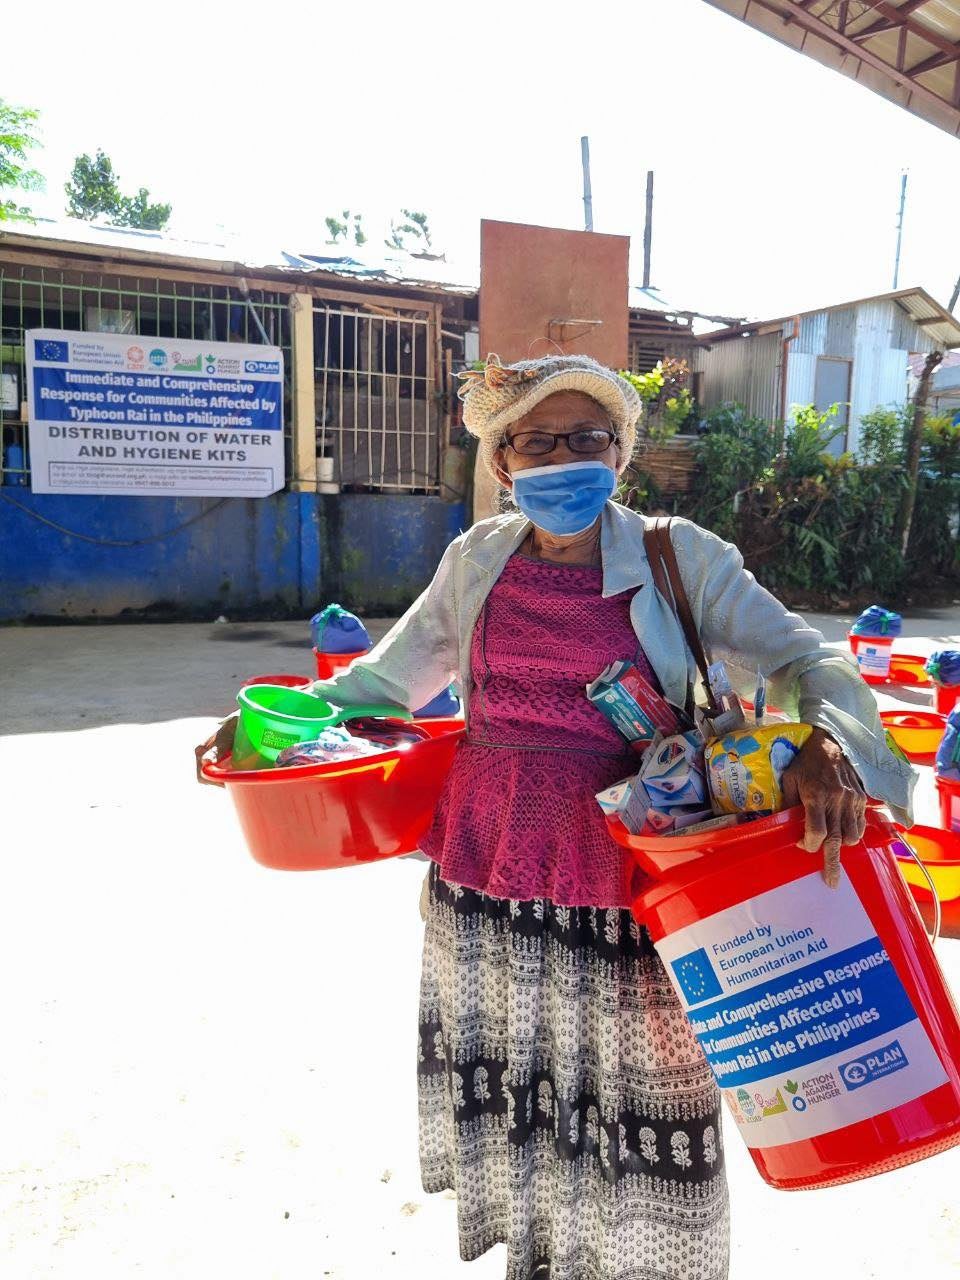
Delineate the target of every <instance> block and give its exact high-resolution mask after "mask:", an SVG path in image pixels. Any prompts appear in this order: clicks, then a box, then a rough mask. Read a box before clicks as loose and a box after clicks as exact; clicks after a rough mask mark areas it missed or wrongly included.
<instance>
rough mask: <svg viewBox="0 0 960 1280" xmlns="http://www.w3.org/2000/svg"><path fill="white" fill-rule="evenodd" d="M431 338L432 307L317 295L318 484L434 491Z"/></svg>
mask: <svg viewBox="0 0 960 1280" xmlns="http://www.w3.org/2000/svg"><path fill="white" fill-rule="evenodd" d="M436 341H437V326H436V321H435V319H434V317H433V314H432V313H431V312H424V311H413V310H411V311H409V313H405V312H401V311H400V310H397V311H393V310H390V309H388V308H385V307H380V306H372V305H369V306H368V305H363V304H358V305H357V306H356V307H354V306H350V305H346V304H342V303H337V304H333V303H327V302H325V301H324V300H323V299H322V298H318V299H316V300H315V302H314V379H315V386H316V402H317V455H318V462H317V469H318V475H319V478H320V482H321V485H323V484H324V482H327V483H330V484H331V485H335V486H336V487H338V488H341V489H354V490H366V491H373V492H391V493H396V492H402V493H403V492H405V493H410V492H417V493H435V492H437V491H438V490H439V488H440V463H439V427H440V422H441V414H440V411H439V406H438V402H437V398H436V397H437V369H436V363H437V362H436Z"/></svg>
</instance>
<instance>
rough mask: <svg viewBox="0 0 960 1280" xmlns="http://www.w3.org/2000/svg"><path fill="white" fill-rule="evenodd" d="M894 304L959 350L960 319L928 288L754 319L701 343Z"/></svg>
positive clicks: (937, 339) (937, 338) (945, 344)
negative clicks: (852, 309) (794, 321)
mask: <svg viewBox="0 0 960 1280" xmlns="http://www.w3.org/2000/svg"><path fill="white" fill-rule="evenodd" d="M884 301H891V302H894V303H896V305H897V306H898V307H901V308H902V309H903V310H904V311H905V312H906V313H907V315H909V316H910V318H911V320H913V321H914V323H915V324H917V325H919V326H920V327H921V328H922V329H923V331H924V333H926V334H928V335H929V336H930V337H931V338H932V339H933V340H934V341H935V342H937V343H939V344H940V346H943V347H960V320H958V319H957V318H956V316H952V315H951V314H950V312H949V311H947V309H946V307H941V305H940V303H939V302H937V301H936V299H934V298H932V297H931V296H930V294H929V293H927V291H926V289H921V288H919V287H916V288H913V289H895V290H893V291H892V292H890V293H878V294H875V295H874V296H873V297H870V298H857V299H856V300H855V301H853V302H835V303H832V304H831V305H830V306H826V307H816V308H814V309H813V310H810V311H795V312H793V314H792V315H791V314H788V315H785V316H780V317H778V318H777V319H775V320H755V321H750V322H749V323H744V324H738V325H731V326H730V327H729V328H726V329H719V330H715V331H714V332H713V333H705V334H703V335H702V336H701V338H700V341H701V342H706V343H714V342H723V341H725V340H726V339H728V338H739V337H742V336H743V335H744V334H748V333H769V332H772V331H773V330H776V329H780V328H782V327H783V325H785V324H788V323H789V322H790V321H791V320H792V319H793V318H794V316H799V317H800V318H801V319H802V318H803V317H804V316H816V315H820V314H821V313H822V312H831V311H837V310H841V309H843V308H845V307H863V306H867V305H868V304H870V303H874V302H884Z"/></svg>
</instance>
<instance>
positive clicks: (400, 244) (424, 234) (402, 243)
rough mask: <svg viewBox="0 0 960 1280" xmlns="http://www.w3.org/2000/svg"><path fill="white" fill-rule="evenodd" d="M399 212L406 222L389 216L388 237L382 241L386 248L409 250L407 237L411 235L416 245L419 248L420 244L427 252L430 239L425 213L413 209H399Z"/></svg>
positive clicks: (430, 242)
mask: <svg viewBox="0 0 960 1280" xmlns="http://www.w3.org/2000/svg"><path fill="white" fill-rule="evenodd" d="M400 212H401V214H402V215H403V217H404V218H406V222H397V221H396V220H395V219H394V218H391V219H390V239H389V240H384V242H383V243H384V244H385V245H386V246H387V248H388V249H406V250H408V251H411V250H410V246H409V244H408V243H407V238H408V237H409V236H412V237H413V239H414V241H415V244H416V247H417V248H420V247H421V246H422V247H423V248H424V249H426V251H427V252H428V253H429V252H430V246H431V244H432V240H431V236H430V226H429V222H428V219H427V215H426V214H425V213H418V212H416V211H415V210H413V209H401V210H400Z"/></svg>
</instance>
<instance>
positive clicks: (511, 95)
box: [0, 0, 960, 316]
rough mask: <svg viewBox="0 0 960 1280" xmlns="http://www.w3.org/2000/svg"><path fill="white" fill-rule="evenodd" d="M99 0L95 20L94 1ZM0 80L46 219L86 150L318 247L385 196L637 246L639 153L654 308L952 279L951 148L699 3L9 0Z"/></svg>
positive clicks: (215, 217) (224, 218)
mask: <svg viewBox="0 0 960 1280" xmlns="http://www.w3.org/2000/svg"><path fill="white" fill-rule="evenodd" d="M110 13H112V14H113V15H114V17H113V18H112V19H109V20H108V14H110ZM3 27H4V32H3V43H4V46H5V50H6V52H5V54H4V57H3V77H2V81H0V93H2V94H3V96H4V97H5V98H6V99H7V100H8V101H10V102H13V103H16V104H18V105H29V106H34V107H37V108H39V110H40V111H41V113H42V117H41V127H42V135H43V141H44V149H43V151H42V152H39V153H37V160H36V163H37V167H39V168H40V169H41V170H42V171H43V172H44V174H45V175H46V178H47V194H46V196H43V197H38V198H35V199H34V201H33V207H34V209H35V211H36V212H38V213H42V214H49V215H54V216H57V215H60V214H62V213H63V211H64V207H65V200H64V197H63V195H62V191H63V183H64V181H65V180H66V178H67V176H68V174H69V170H70V167H71V165H72V162H73V158H74V157H75V156H76V155H77V154H78V153H80V152H82V151H88V152H90V153H93V152H94V151H95V150H96V148H97V147H98V146H100V147H103V149H104V150H105V151H106V152H107V153H108V154H109V155H110V156H111V158H112V159H113V162H114V167H115V169H116V170H117V172H118V173H119V175H120V179H121V185H122V187H123V189H124V190H125V191H129V192H133V191H134V190H135V189H136V188H137V187H138V186H140V185H141V184H142V185H145V186H148V187H149V188H150V191H151V193H152V195H153V197H154V198H155V199H165V200H170V201H172V203H173V206H174V213H173V219H172V222H171V224H170V230H171V232H174V233H176V234H180V235H184V236H187V237H192V238H199V239H211V240H216V239H217V238H218V237H222V235H223V234H224V231H226V232H234V233H237V234H239V235H241V236H244V237H249V238H250V240H251V242H253V243H256V244H258V245H266V246H268V247H269V248H270V249H271V250H275V249H277V248H279V247H280V246H281V245H282V246H283V247H285V248H288V249H292V250H293V251H295V252H296V251H299V252H308V253H309V252H315V253H316V252H319V253H323V252H326V251H327V250H325V248H324V242H325V240H326V232H325V228H324V225H323V215H324V214H326V213H331V212H337V211H339V210H341V209H343V208H347V207H349V208H351V209H355V210H360V211H362V212H363V213H364V215H365V223H366V230H367V233H368V235H369V237H370V241H371V244H379V243H380V242H381V241H382V239H383V235H384V233H385V231H386V229H387V226H388V223H389V218H390V215H391V213H393V212H396V211H398V210H399V207H400V206H401V205H406V206H407V207H410V208H416V209H423V210H425V211H426V212H427V213H428V214H429V215H430V218H431V224H432V228H433V232H434V247H435V248H437V249H444V250H446V252H447V256H448V259H449V260H450V261H460V262H465V263H467V262H476V260H477V258H478V255H479V223H480V219H481V217H488V218H503V219H508V220H513V221H520V222H532V223H540V224H544V225H549V226H560V227H582V225H583V205H582V199H581V196H582V191H581V176H580V143H579V139H580V135H581V134H582V133H586V134H588V135H589V136H590V145H591V157H592V177H593V201H594V226H595V229H596V230H597V231H606V232H614V233H617V234H626V235H630V236H631V237H632V241H633V272H632V279H633V281H634V283H639V281H640V266H641V255H640V250H641V241H642V233H643V198H644V181H645V173H646V170H647V168H653V169H654V170H655V171H656V209H655V225H654V253H653V263H654V270H653V283H654V284H655V285H656V286H658V287H659V288H660V289H661V291H662V293H663V295H664V296H665V297H666V298H667V299H668V300H670V301H671V302H672V303H673V304H674V305H677V306H681V307H689V308H693V309H698V310H702V311H706V312H720V313H724V314H743V315H752V316H775V315H780V314H786V313H788V312H792V311H795V310H800V309H804V308H809V307H814V306H817V305H822V304H828V303H833V302H839V301H843V300H844V299H848V298H856V297H862V296H866V295H869V294H872V293H879V292H883V291H885V290H887V289H889V288H890V287H891V284H892V273H893V256H894V242H895V221H896V211H897V201H898V198H899V175H900V171H901V168H902V167H904V166H906V167H908V168H909V171H910V178H909V187H908V200H907V214H906V221H905V232H904V249H903V256H902V263H901V271H900V284H901V287H902V286H905V285H913V284H920V285H923V286H924V287H925V288H927V289H928V290H929V291H930V292H931V293H933V294H934V296H935V297H937V298H938V299H939V300H941V301H942V302H946V301H947V299H948V298H949V295H950V292H951V288H952V285H953V281H954V279H955V278H956V276H957V275H958V274H960V243H958V242H957V239H956V237H955V236H954V235H953V234H952V232H953V228H955V227H956V225H957V215H958V210H960V141H958V140H957V139H951V138H950V137H948V136H947V135H946V134H944V133H942V132H940V131H939V130H937V129H935V128H933V127H932V126H931V125H928V124H925V123H924V122H922V121H920V120H917V119H915V118H914V117H913V116H910V115H908V114H907V113H906V112H904V111H902V110H900V109H899V108H897V107H894V106H893V105H891V104H889V103H887V102H886V101H885V100H883V99H881V98H879V97H877V96H876V95H874V94H872V93H870V92H869V91H868V90H866V89H863V88H861V87H859V86H858V85H855V84H853V83H852V82H850V81H848V80H846V79H845V78H843V77H842V76H839V75H837V74H836V73H833V72H830V71H828V70H826V69H825V68H823V67H820V66H819V65H818V64H816V63H814V62H812V61H810V60H809V59H807V58H804V57H802V56H800V55H798V54H795V53H793V52H791V51H790V50H789V49H786V48H784V47H782V46H781V45H779V44H777V43H775V42H774V41H772V40H770V39H768V38H766V37H764V36H762V35H760V34H758V33H756V32H753V31H751V30H749V29H748V28H746V27H744V26H743V25H742V24H741V23H739V22H737V21H735V20H734V19H732V18H730V17H728V16H727V15H725V14H722V13H720V12H718V11H717V10H715V9H713V8H711V7H710V6H709V5H707V4H705V3H703V2H702V0H635V2H634V3H632V4H625V3H624V0H617V2H616V3H615V2H614V0H591V2H590V3H589V4H583V3H576V4H571V3H568V2H567V0H553V2H552V3H550V4H547V3H543V2H542V0H541V2H540V3H536V4H533V3H529V2H528V3H518V0H512V2H511V3H503V0H485V3H484V4H483V5H460V4H455V3H450V2H449V0H446V2H444V3H438V2H437V0H407V3H405V4H399V3H397V0H392V2H391V3H384V0H365V3H362V4H354V3H351V0H346V2H345V3H341V4H339V5H337V6H336V9H334V8H333V6H331V5H330V4H329V3H323V2H321V3H319V4H317V3H309V4H308V3H303V4H298V3H294V0H272V3H270V4H258V5H256V6H252V5H248V4H246V3H236V4H233V5H227V4H223V3H219V2H217V0H210V2H208V3H207V4H204V5H198V4H196V3H195V2H194V3H190V4H182V3H179V2H169V3H166V4H164V5H161V6H157V5H152V6H146V7H141V6H139V5H121V6H108V7H107V9H105V10H100V11H94V10H91V9H90V8H89V6H83V5H77V4H76V3H74V0H69V2H68V3H65V2H64V0H53V2H52V3H48V4H46V5H42V6H36V5H28V4H21V5H15V6H14V5H8V6H7V8H6V10H5V12H4V18H3Z"/></svg>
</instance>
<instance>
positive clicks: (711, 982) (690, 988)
mask: <svg viewBox="0 0 960 1280" xmlns="http://www.w3.org/2000/svg"><path fill="white" fill-rule="evenodd" d="M670 967H671V968H672V969H673V972H674V975H675V976H676V979H677V982H678V983H679V984H680V990H681V991H682V992H683V994H684V995H685V996H686V998H687V1003H688V1004H699V1003H700V1001H701V1000H712V999H713V998H714V996H722V995H723V987H721V985H720V983H719V982H718V980H717V975H716V974H715V973H714V971H713V965H712V964H711V963H710V961H709V960H708V959H707V953H706V951H704V949H703V947H698V948H697V950H696V951H688V952H687V954H686V955H685V956H680V957H679V958H678V959H676V960H671V962H670Z"/></svg>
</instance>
